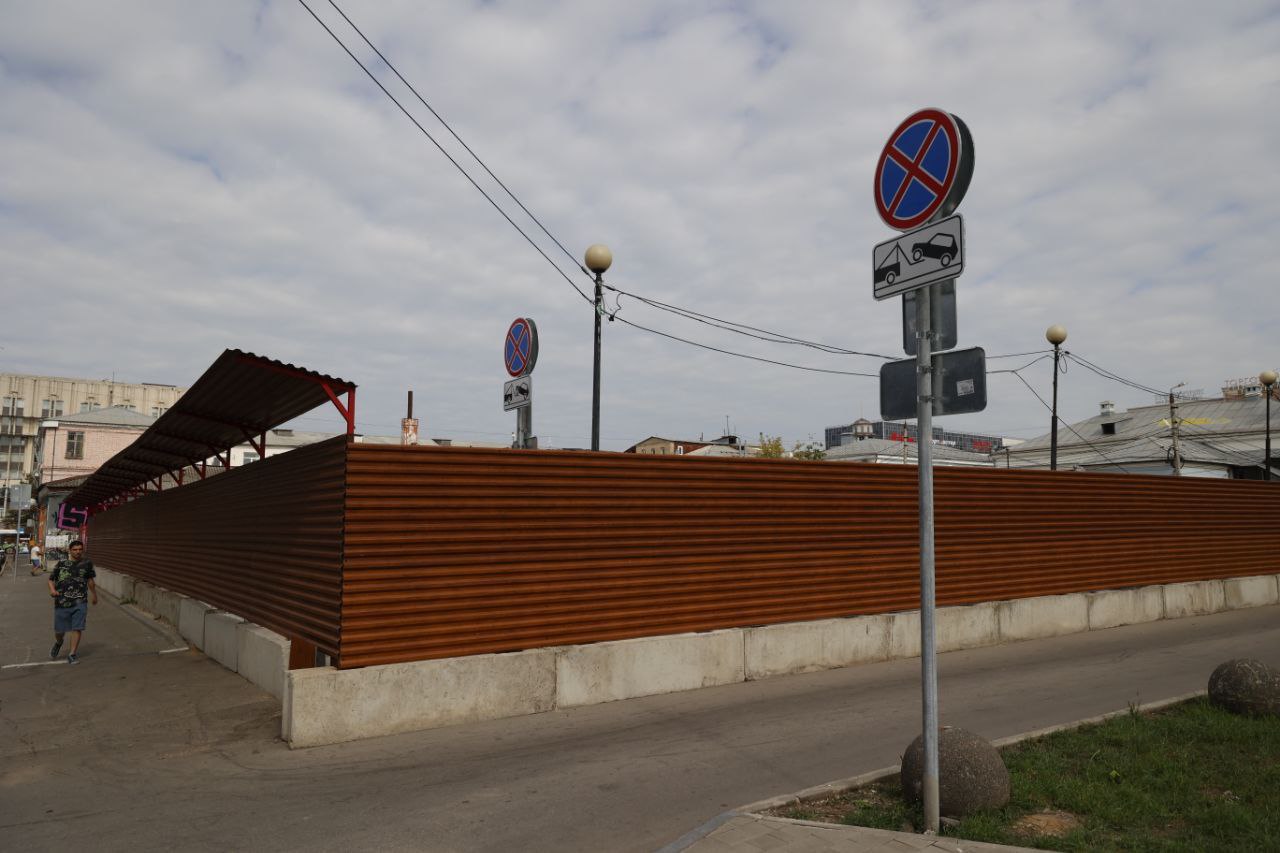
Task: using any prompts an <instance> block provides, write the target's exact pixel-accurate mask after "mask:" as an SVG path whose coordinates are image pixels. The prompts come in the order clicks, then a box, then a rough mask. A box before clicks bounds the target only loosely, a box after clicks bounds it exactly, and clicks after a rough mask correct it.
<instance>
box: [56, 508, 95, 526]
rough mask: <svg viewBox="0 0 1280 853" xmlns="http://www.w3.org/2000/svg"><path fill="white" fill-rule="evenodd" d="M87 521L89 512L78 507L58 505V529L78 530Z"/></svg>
mask: <svg viewBox="0 0 1280 853" xmlns="http://www.w3.org/2000/svg"><path fill="white" fill-rule="evenodd" d="M88 520H89V512H88V511H87V510H84V509H81V508H80V507H78V506H68V505H67V504H65V503H62V504H58V529H59V530H79V529H80V528H81V527H83V526H84V524H85V522H86V521H88Z"/></svg>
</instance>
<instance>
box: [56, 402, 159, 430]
mask: <svg viewBox="0 0 1280 853" xmlns="http://www.w3.org/2000/svg"><path fill="white" fill-rule="evenodd" d="M54 420H56V421H57V422H58V425H59V426H63V425H68V424H75V425H77V426H79V425H85V426H89V425H98V426H126V427H138V428H140V429H146V428H147V427H149V426H151V425H152V424H153V423H155V422H156V419H155V418H153V417H151V416H150V415H144V414H142V413H141V412H135V411H133V410H132V409H126V408H125V407H124V406H109V407H106V408H102V409H93V410H91V411H88V412H78V413H76V414H74V415H61V416H59V417H57V418H55V419H54Z"/></svg>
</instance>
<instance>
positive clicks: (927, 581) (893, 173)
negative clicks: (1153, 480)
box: [872, 109, 986, 833]
mask: <svg viewBox="0 0 1280 853" xmlns="http://www.w3.org/2000/svg"><path fill="white" fill-rule="evenodd" d="M972 176H973V139H972V137H971V136H970V135H969V128H968V127H966V126H965V123H964V122H962V121H961V120H960V119H959V118H957V117H956V116H953V115H951V114H950V113H947V112H943V111H942V110H936V109H924V110H919V111H917V112H915V113H913V114H911V115H910V116H907V118H906V119H905V120H904V121H903V122H902V123H901V124H900V125H898V128H897V130H895V131H894V132H893V133H892V134H891V135H890V136H889V141H888V142H886V143H885V146H884V150H883V151H881V152H880V159H879V161H878V162H877V163H876V172H875V180H874V185H873V194H874V197H875V204H876V212H877V213H879V214H880V218H881V219H882V220H884V223H885V224H886V225H888V226H889V227H890V228H892V229H894V230H895V231H903V232H908V233H905V234H903V235H902V236H900V237H897V238H895V239H893V240H890V241H888V242H886V243H881V244H880V245H878V246H876V247H875V248H874V249H873V250H872V269H873V273H872V284H873V288H874V289H873V295H874V296H875V298H876V299H887V298H889V297H891V296H895V295H898V294H906V293H908V292H912V293H913V296H914V301H915V330H914V331H915V353H914V354H915V356H916V357H915V359H914V368H915V375H914V376H912V375H911V373H909V372H908V373H905V375H904V372H903V366H904V365H905V370H906V371H910V369H911V365H912V362H911V361H906V362H891V363H890V364H888V365H885V367H884V369H882V370H881V374H880V377H881V379H880V382H881V388H880V396H881V401H882V405H884V404H885V403H886V402H890V401H900V398H901V395H900V394H894V393H893V391H894V390H895V386H897V385H901V384H902V380H903V379H904V378H905V379H906V380H907V381H910V380H912V379H914V383H913V384H914V390H915V401H914V402H915V412H916V423H917V427H918V433H919V441H918V444H917V454H918V462H919V465H918V466H917V467H918V468H919V474H920V682H921V694H922V699H923V703H922V704H923V711H924V713H923V717H924V732H923V737H922V740H923V741H924V772H923V774H922V779H921V782H922V791H921V793H922V795H923V799H924V820H925V830H926V831H928V832H932V833H937V832H938V828H939V825H940V819H939V818H940V816H939V812H938V662H937V650H936V647H935V633H934V610H935V589H934V586H935V573H934V536H933V416H934V414H935V413H938V408H937V407H938V406H939V405H941V404H942V402H943V399H942V398H943V395H942V394H941V393H940V392H941V387H942V385H945V379H944V377H945V375H946V374H945V373H944V372H942V369H943V368H945V367H946V365H947V363H948V362H947V361H946V360H945V359H946V357H947V355H950V354H941V353H940V354H939V356H938V357H935V356H934V352H933V350H934V349H935V343H937V344H942V343H943V341H942V340H939V339H938V338H939V336H938V334H937V333H936V332H935V330H934V318H935V308H934V306H933V302H934V300H936V299H942V298H943V297H942V294H941V293H940V290H941V288H942V287H943V286H944V285H943V284H942V283H943V282H952V285H951V286H952V295H953V297H954V280H955V277H956V275H958V274H959V273H960V271H961V270H962V269H963V265H964V225H963V222H962V220H961V219H960V217H959V216H955V217H951V214H952V213H953V212H955V209H956V208H957V207H958V206H959V205H960V201H961V199H963V198H964V194H965V192H966V191H967V190H968V189H969V179H970V178H971V177H972ZM946 217H951V218H950V219H947V218H946ZM922 226H923V227H922ZM904 299H905V296H904ZM952 305H953V306H954V298H953V301H952ZM939 308H943V312H942V313H943V316H945V310H946V309H945V307H944V306H939ZM907 321H908V317H907V316H906V309H905V306H904V323H903V325H904V326H905V327H907V328H906V329H905V330H904V334H910V331H911V330H910V328H909V327H910V325H911V324H910V323H909V322H907ZM954 325H955V324H954V323H952V335H951V336H950V338H951V340H949V341H948V342H949V343H950V344H951V345H952V346H954V345H955V341H954V338H955V335H954ZM936 348H937V349H939V350H941V349H945V348H946V347H944V346H938V347H936ZM906 349H907V351H908V353H909V354H910V353H911V345H910V343H908V344H907V346H906ZM978 352H979V353H981V350H978ZM955 355H958V354H955ZM979 360H982V359H981V358H980V359H979ZM965 363H966V364H968V362H965ZM895 365H896V366H895ZM957 366H958V365H957ZM983 379H984V380H985V373H983ZM957 389H959V390H960V391H962V392H963V393H957V395H956V396H957V397H965V398H973V397H976V396H977V394H978V389H977V385H976V380H975V379H974V377H972V376H969V375H965V376H963V377H961V378H960V379H958V380H957ZM981 396H982V398H983V406H985V404H986V402H985V398H986V384H985V381H984V382H983V384H982V393H981ZM910 402H911V401H910V400H909V399H908V400H906V401H905V403H904V404H903V405H901V409H902V414H908V415H909V412H910ZM891 405H894V406H897V403H896V402H895V403H891ZM881 414H882V417H885V418H886V419H891V417H892V416H891V415H890V414H888V413H885V412H882V413H881ZM900 416H901V415H900Z"/></svg>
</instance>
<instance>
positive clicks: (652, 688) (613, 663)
mask: <svg viewBox="0 0 1280 853" xmlns="http://www.w3.org/2000/svg"><path fill="white" fill-rule="evenodd" d="M744 645H745V644H744V640H743V632H742V630H741V629H736V628H734V629H729V630H724V631H708V632H706V633H700V634H674V635H670V636H665V637H643V638H640V639H636V640H617V641H614V642H607V643H592V644H591V645H585V646H570V647H567V648H564V649H560V650H559V654H558V655H557V656H556V705H557V706H559V707H562V708H564V707H571V706H574V705H593V704H596V703H597V702H612V701H614V700H615V699H630V698H633V697H635V696H652V695H654V694H657V693H674V692H675V691H677V690H692V689H694V688H698V687H712V686H715V685H718V684H733V683H735V682H738V681H743V680H745V679H746V655H745V648H744Z"/></svg>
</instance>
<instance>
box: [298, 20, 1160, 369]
mask: <svg viewBox="0 0 1280 853" xmlns="http://www.w3.org/2000/svg"><path fill="white" fill-rule="evenodd" d="M298 2H299V4H300V5H301V6H302V7H303V8H304V9H306V10H307V13H308V14H310V15H311V17H312V18H313V19H315V21H316V23H318V24H319V25H320V26H321V27H322V28H323V29H324V31H325V32H326V33H328V34H329V36H330V38H332V39H333V40H334V42H335V43H337V45H338V46H339V47H341V48H342V50H343V52H344V53H346V54H347V56H349V57H350V58H351V60H352V61H353V62H354V63H356V65H357V66H359V68H360V70H361V71H363V72H364V73H365V75H366V76H367V77H368V78H369V79H370V80H372V81H373V83H374V85H376V86H377V87H378V88H379V89H380V90H381V91H382V93H383V94H384V95H386V96H387V98H388V99H390V101H391V102H392V103H393V104H395V105H396V107H397V108H398V109H399V110H400V112H402V113H403V114H404V116H405V117H406V118H408V119H409V121H411V122H413V125H414V126H415V127H416V128H418V130H419V131H420V132H421V133H422V134H423V136H425V137H426V138H427V139H428V140H430V142H431V143H432V144H433V145H434V146H435V147H436V149H437V150H439V151H440V153H441V154H443V155H444V156H445V157H446V158H447V159H448V160H449V162H450V163H451V164H452V165H453V166H454V168H455V169H457V170H458V172H460V173H461V174H462V176H463V177H465V178H466V179H467V182H468V183H470V184H471V186H472V187H473V188H474V189H475V190H476V191H477V192H479V193H480V194H481V195H482V196H483V197H484V199H485V200H486V201H488V202H489V204H490V205H491V206H492V207H493V208H494V209H495V210H497V211H498V213H499V214H501V216H502V218H503V219H505V220H506V221H507V223H508V224H509V225H510V226H511V227H512V228H514V229H515V230H516V232H517V233H519V234H520V236H521V237H523V238H524V240H525V242H527V243H528V244H529V245H530V246H532V247H533V249H534V250H535V251H536V252H537V253H538V254H539V255H541V256H542V258H543V260H545V261H546V262H547V263H548V264H549V265H550V266H551V268H552V269H554V270H555V271H556V273H557V274H558V275H559V276H560V277H561V278H563V279H564V280H565V282H566V283H567V284H568V285H569V286H570V287H572V288H573V289H574V291H575V292H576V293H577V294H578V296H579V297H581V298H582V299H583V300H584V301H585V302H587V303H588V304H590V305H592V306H593V308H594V307H595V300H594V299H592V298H591V297H590V296H589V295H588V294H587V293H586V292H585V291H584V290H583V289H582V288H581V287H579V286H578V285H577V283H575V282H574V281H573V280H572V279H571V278H570V277H569V275H568V274H567V273H565V271H564V270H563V269H562V268H561V267H560V266H559V264H557V263H556V262H555V261H554V260H552V258H551V257H550V256H549V255H548V254H547V253H546V251H544V250H543V248H542V247H541V246H539V245H538V243H537V242H536V241H535V240H534V239H533V238H532V237H530V236H529V234H528V233H527V232H526V231H525V230H524V229H523V228H521V227H520V225H519V224H517V223H516V221H515V220H514V219H513V218H512V217H511V216H510V215H509V214H508V213H507V212H506V210H504V209H503V207H502V206H501V205H500V204H498V202H497V201H496V200H495V199H494V198H493V197H492V196H491V195H490V194H489V193H488V192H486V191H485V189H484V188H483V187H481V186H480V184H479V182H478V181H476V179H475V178H474V177H473V176H472V175H471V173H470V172H468V171H467V169H466V168H464V167H463V166H462V164H461V163H459V162H458V160H457V159H456V158H455V157H454V156H453V155H452V154H450V153H449V152H448V150H446V149H445V147H444V146H443V145H441V144H440V142H439V140H437V139H436V138H435V136H433V135H432V134H431V133H430V131H428V130H427V129H426V128H425V127H423V126H422V124H421V122H419V121H418V120H417V119H416V118H415V117H414V116H413V114H412V113H410V112H409V110H408V109H407V108H406V107H405V106H404V104H402V103H401V102H400V101H399V99H397V98H396V96H395V95H393V94H392V93H391V91H390V90H389V89H388V88H387V87H386V86H384V85H383V83H382V81H381V80H379V79H378V77H377V76H376V75H375V74H374V73H373V72H372V71H370V70H369V68H368V66H367V65H366V64H365V63H364V62H362V61H361V60H360V59H359V57H357V56H356V55H355V53H354V52H353V51H352V50H351V49H350V48H349V47H348V46H347V44H346V43H345V42H344V41H343V40H342V38H341V37H340V36H338V34H337V33H335V32H334V31H333V29H332V28H330V27H329V25H328V24H326V23H325V22H324V20H322V19H321V18H320V16H319V15H317V14H316V12H315V10H314V9H312V8H311V6H310V5H308V3H307V2H306V0H298ZM328 3H329V5H330V6H332V7H333V9H334V10H335V11H336V12H337V13H338V14H339V15H340V16H341V17H342V19H343V20H344V21H345V22H346V23H347V25H348V26H350V27H351V29H352V30H354V31H355V32H356V34H357V35H358V36H359V37H360V39H361V40H362V41H363V42H364V43H365V45H367V46H368V47H369V49H370V50H372V51H373V52H374V53H375V54H376V55H377V57H378V59H379V60H380V61H381V62H382V63H383V64H384V65H386V66H387V68H388V69H390V70H391V72H392V73H393V74H394V75H395V76H396V78H397V79H398V80H400V82H401V83H403V84H404V85H405V87H406V88H408V89H409V91H410V92H412V93H413V96H414V97H415V98H416V99H417V100H418V102H419V103H421V104H422V106H423V107H425V108H426V109H427V110H428V111H429V112H430V113H431V115H432V116H434V117H435V119H436V120H437V121H439V122H440V124H441V125H442V126H443V127H444V128H445V130H447V131H448V132H449V134H450V135H451V136H452V137H453V139H454V140H456V141H457V143H458V144H459V145H461V146H462V147H463V149H465V150H466V152H467V154H469V155H470V156H471V158H472V159H473V160H475V162H476V163H477V164H478V165H479V166H480V168H482V169H483V170H484V172H485V174H487V175H488V176H489V177H490V178H492V179H493V181H494V182H495V183H496V184H497V185H498V186H499V187H501V188H502V190H503V192H505V193H506V194H507V196H508V197H509V198H510V199H511V200H512V201H513V202H515V204H516V205H517V206H518V207H519V208H520V210H521V211H523V212H524V214H525V215H526V216H528V217H529V219H530V220H531V221H532V222H533V223H534V224H535V225H537V227H538V229H539V230H540V231H542V233H543V234H545V235H546V236H547V238H548V239H549V240H551V242H552V243H554V244H555V245H556V247H557V248H558V249H559V250H560V251H561V252H563V253H564V255H565V257H567V258H568V259H569V260H570V261H571V262H572V263H573V265H574V267H575V268H576V269H578V270H579V271H581V272H582V273H583V274H584V275H586V276H588V277H590V276H591V273H590V271H589V270H587V269H586V268H585V267H583V266H582V264H581V262H580V261H579V260H578V259H577V258H576V257H575V256H574V254H573V253H572V252H570V251H569V249H568V248H566V247H565V245H564V244H563V243H562V242H561V241H560V240H559V239H558V238H556V236H555V235H554V234H553V233H551V230H550V229H549V228H547V227H546V225H545V224H543V222H542V220H540V219H539V218H538V217H537V216H536V215H535V214H534V213H533V211H531V210H530V209H529V208H528V206H527V205H525V204H524V202H522V201H521V200H520V198H519V197H518V196H517V195H516V194H515V192H513V191H512V190H511V188H510V187H508V186H507V185H506V183H504V182H503V181H502V179H501V178H499V177H498V176H497V175H496V174H495V173H494V171H493V170H492V169H490V168H489V166H488V164H487V163H485V162H484V160H483V159H482V158H481V157H480V155H478V154H477V153H476V152H475V150H474V149H472V148H471V146H469V145H468V144H467V143H466V141H465V140H463V138H462V137H461V136H460V135H459V134H458V132H457V131H455V130H454V129H453V126H452V125H450V124H449V123H448V121H446V120H445V118H444V117H443V116H442V115H440V113H439V112H438V111H437V110H436V109H435V108H434V107H432V106H431V104H430V103H429V102H428V101H427V100H426V98H424V97H423V96H422V94H421V93H420V92H419V91H418V90H417V88H416V87H415V86H414V85H413V84H412V83H410V82H409V80H408V79H407V78H405V76H404V75H403V74H401V73H400V70H399V69H398V68H396V66H395V64H394V63H393V62H392V61H391V60H390V59H389V58H388V57H387V56H386V54H384V53H383V52H382V51H381V50H380V49H379V48H378V46H377V45H375V44H374V43H373V41H372V40H371V39H369V37H368V36H366V35H365V33H364V31H363V30H362V29H361V28H360V27H359V25H357V24H356V23H355V21H353V20H352V19H351V17H350V16H349V15H347V13H346V12H345V11H343V9H342V7H340V6H339V5H338V4H337V3H336V2H335V0H328ZM604 287H605V288H606V289H608V290H611V291H613V292H614V293H616V294H618V296H629V297H631V298H632V299H635V300H637V301H639V302H641V303H644V304H645V305H648V306H649V307H651V308H654V309H656V310H659V311H666V312H668V313H671V314H674V315H676V316H679V317H682V318H684V319H687V320H693V321H695V322H698V323H702V324H704V325H707V326H711V327H714V328H718V329H720V330H722V331H726V332H731V333H734V334H739V335H744V336H746V337H750V338H755V339H757V340H761V341H764V342H766V343H775V344H783V345H790V346H804V347H809V348H812V349H816V350H818V351H820V352H826V353H830V354H833V355H852V356H864V357H869V358H879V359H884V360H893V357H892V356H887V355H884V354H881V353H873V352H866V351H862V350H855V349H848V348H845V347H839V346H835V345H833V344H825V343H820V342H816V341H810V340H806V339H804V338H799V337H795V336H792V335H786V334H783V333H781V332H774V331H771V330H768V329H763V328H759V327H756V326H750V325H747V324H744V323H737V322H734V321H732V320H726V319H724V318H721V317H716V316H714V315H711V314H705V313H702V312H699V311H694V310H692V309H688V308H682V307H680V306H678V305H673V304H671V303H667V302H663V301H661V300H657V299H652V298H650V297H645V296H641V295H639V294H636V293H632V292H629V291H626V290H623V289H621V288H618V287H615V286H613V285H609V284H606V285H604ZM620 310H621V303H620V302H619V304H618V307H616V308H615V309H614V311H613V312H612V313H611V314H609V315H608V316H609V317H610V319H611V320H617V321H619V322H622V323H624V324H626V325H628V326H631V327H633V328H636V329H640V330H642V331H645V332H648V333H650V334H653V335H658V336H660V337H664V338H668V339H670V340H674V341H679V342H681V343H684V344H687V345H690V346H695V347H700V348H702V349H706V350H710V351H712V352H717V353H721V354H723V355H729V356H734V357H737V358H744V359H748V360H750V361H756V362H762V363H765V364H773V365H777V366H780V367H788V368H792V369H796V370H805V371H810V372H815V373H831V374H840V375H847V376H864V377H875V376H876V375H877V374H872V373H864V372H860V371H848V370H834V369H828V368H818V367H809V366H806V365H798V364H793V363H790V362H785V361H779V360H776V359H769V358H763V357H761V356H755V355H750V354H747V353H741V352H736V351H734V350H728V349H724V348H722V347H716V346H711V345H709V344H704V343H701V342H699V341H694V340H691V339H689V338H685V337H681V336H679V335H674V334H669V333H666V332H661V331H659V330H657V329H653V328H650V327H648V326H644V325H642V324H640V323H636V322H633V321H631V320H628V319H624V318H621V317H618V316H617V314H618V311H620ZM1043 352H1046V351H1044V350H1035V351H1030V352H1025V353H1009V354H1005V355H992V356H987V358H988V359H991V360H994V359H1000V358H1014V357H1018V356H1025V355H1038V354H1041V353H1043ZM1037 360H1038V359H1037ZM1082 361H1083V360H1082ZM1032 363H1034V362H1032ZM1086 366H1088V365H1086ZM1090 369H1094V367H1092V366H1091V367H1090ZM1101 370H1102V369H1101V368H1097V369H1096V370H1095V372H1098V371H1101ZM992 372H1001V371H992ZM1100 375H1104V376H1106V377H1107V378H1112V379H1116V380H1117V381H1126V380H1123V379H1122V378H1120V377H1118V376H1114V375H1110V374H1108V373H1100ZM1126 384H1130V383H1128V382H1127V381H1126ZM1134 387H1139V388H1140V389H1141V390H1150V389H1145V388H1142V387H1141V386H1138V385H1134ZM1156 393H1158V392H1156Z"/></svg>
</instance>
